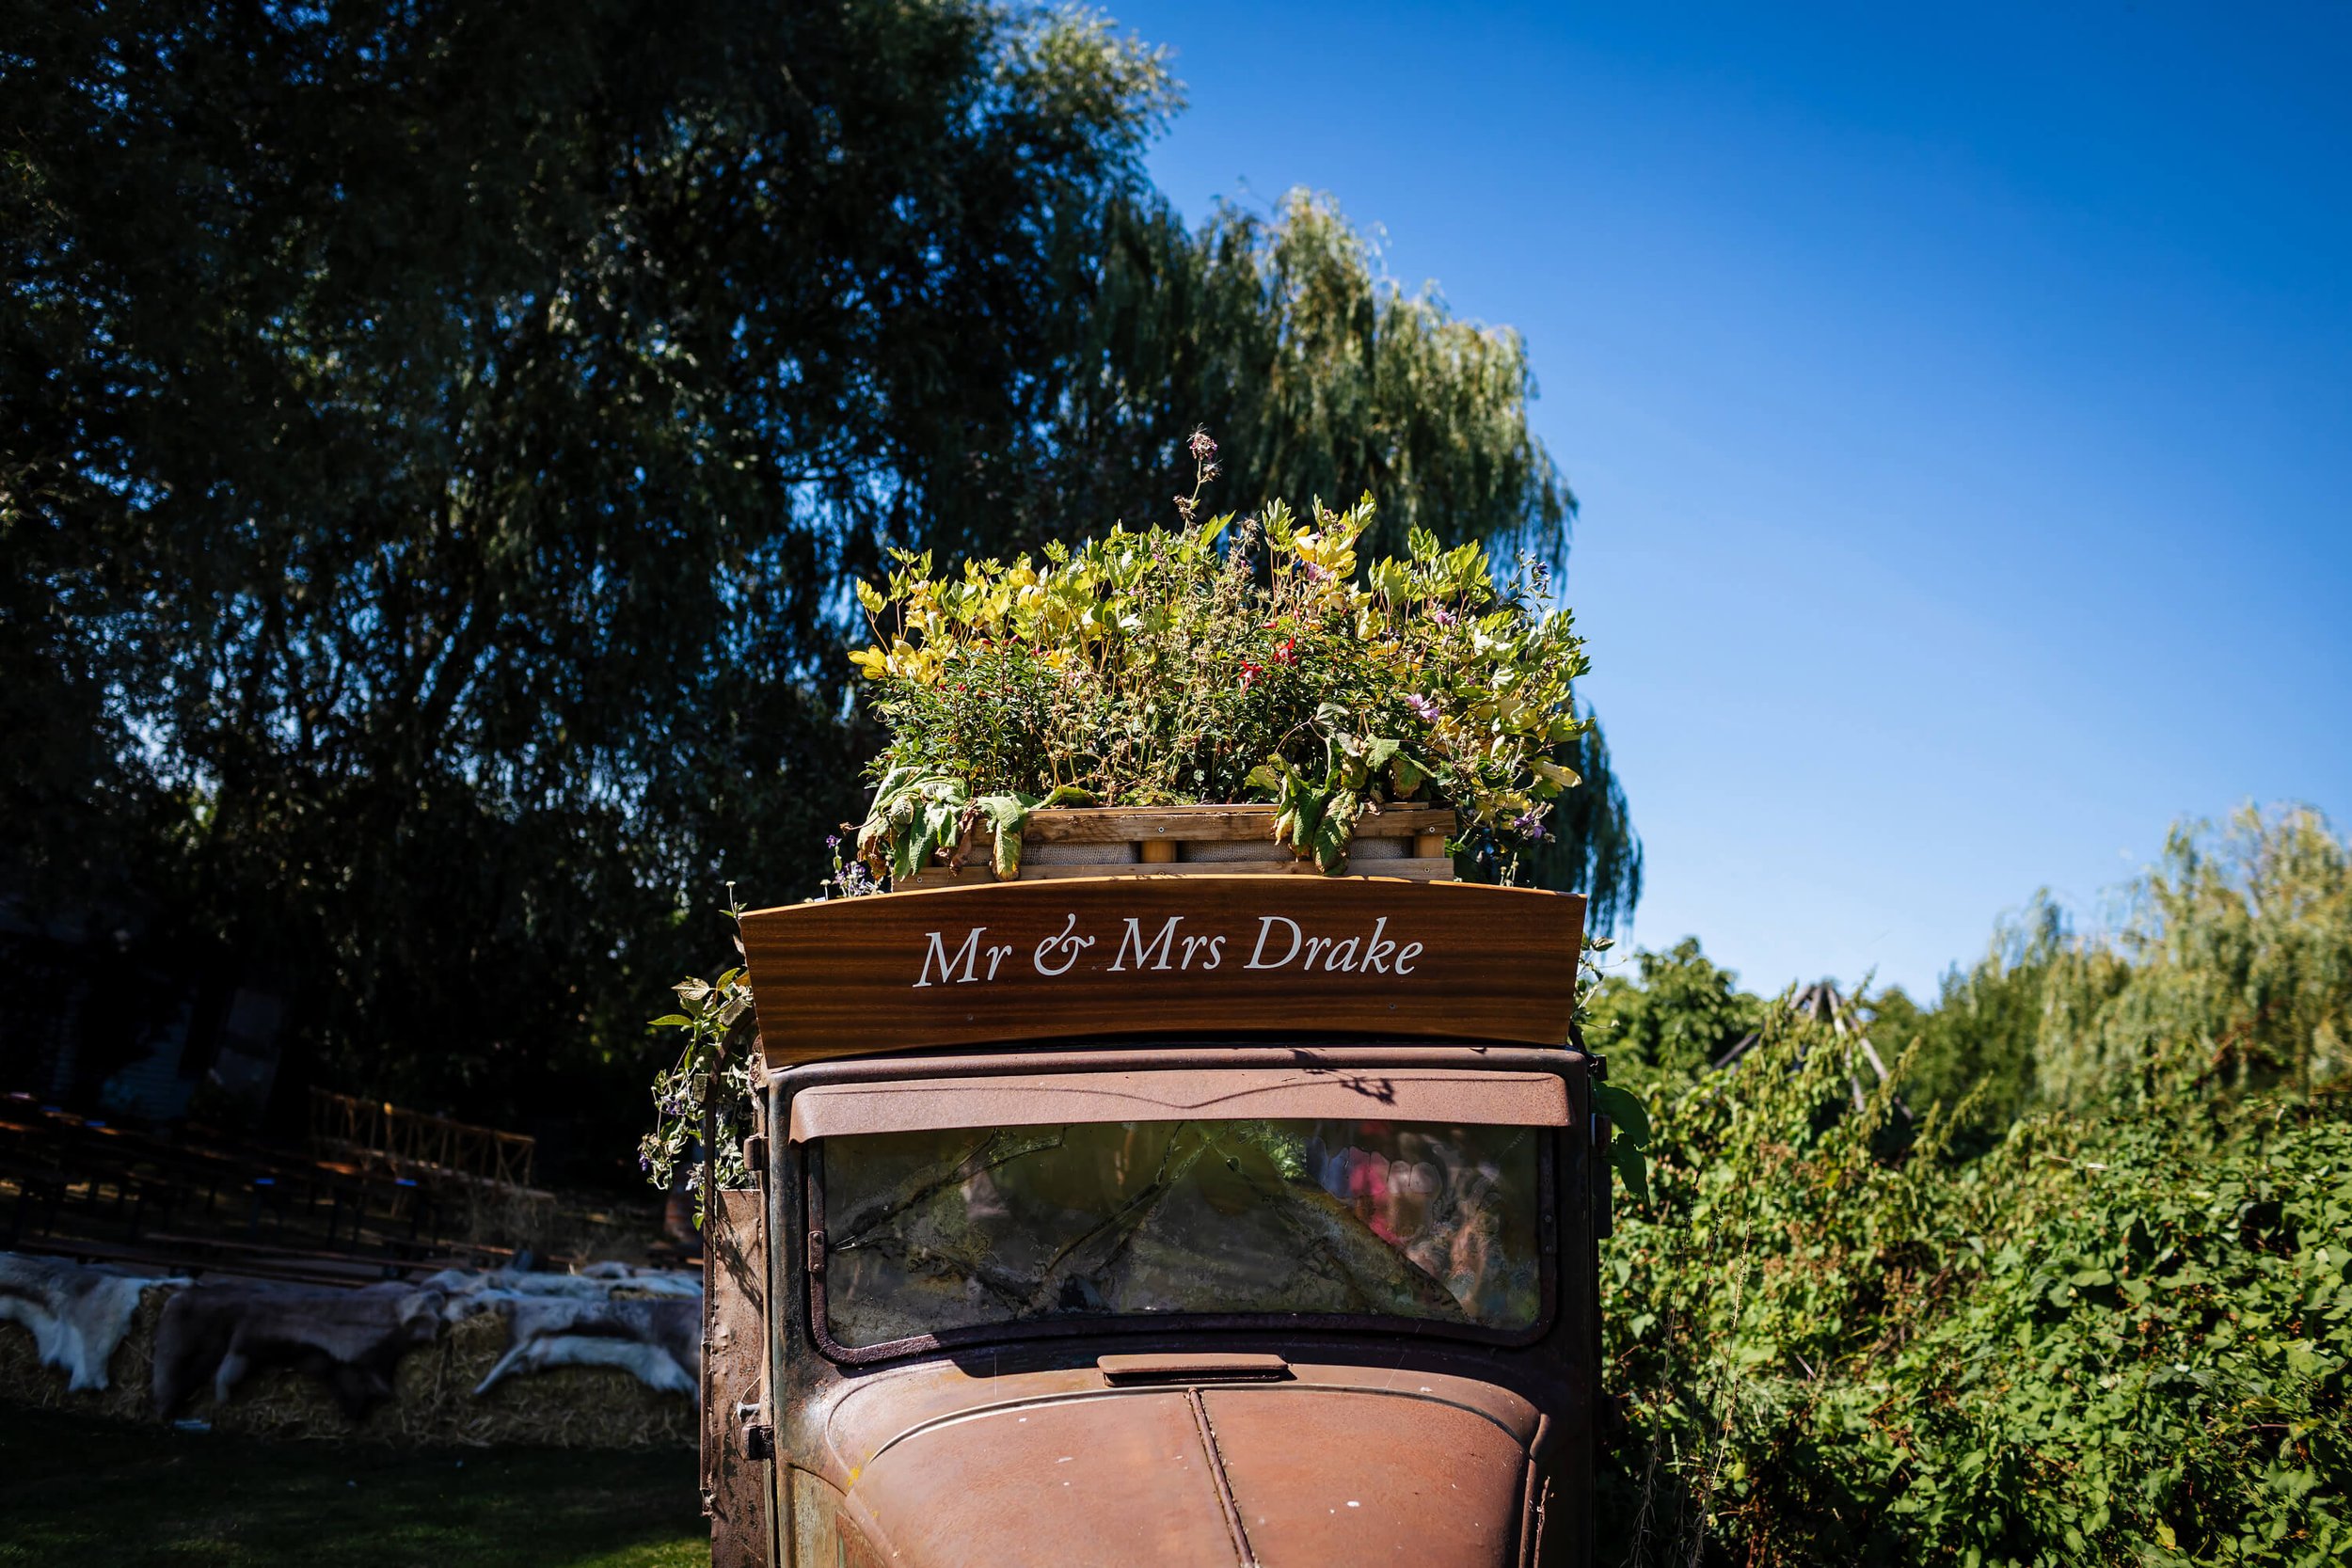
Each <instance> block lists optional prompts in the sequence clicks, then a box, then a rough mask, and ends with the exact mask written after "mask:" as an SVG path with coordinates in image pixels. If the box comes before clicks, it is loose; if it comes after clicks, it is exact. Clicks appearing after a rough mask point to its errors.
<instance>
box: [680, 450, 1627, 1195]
mask: <svg viewBox="0 0 2352 1568" xmlns="http://www.w3.org/2000/svg"><path fill="white" fill-rule="evenodd" d="M1192 453H1193V457H1194V460H1195V463H1196V464H1197V468H1196V473H1195V482H1194V486H1193V491H1192V494H1191V495H1189V496H1180V497H1178V498H1177V499H1176V507H1177V512H1178V515H1179V517H1180V524H1179V526H1177V527H1174V528H1152V529H1146V530H1144V531H1140V532H1137V531H1129V530H1126V529H1123V528H1113V529H1112V530H1111V531H1110V532H1109V533H1107V534H1105V535H1104V536H1103V537H1101V538H1099V539H1094V540H1090V541H1088V542H1086V543H1084V544H1081V545H1079V546H1076V547H1075V548H1073V547H1071V546H1065V545H1060V544H1051V545H1047V546H1045V547H1044V548H1043V550H1042V551H1041V552H1040V554H1039V556H1037V557H1031V556H1028V555H1023V556H1020V557H1018V558H1016V559H1015V560H1014V561H1013V562H1011V563H1010V564H1006V563H1004V562H996V561H978V562H966V563H965V564H964V565H963V567H962V568H961V571H960V572H955V573H949V574H944V575H934V569H933V564H932V559H931V557H930V556H929V555H920V556H917V555H914V554H911V553H909V552H906V551H898V552H896V553H895V554H894V556H893V558H892V559H893V561H894V562H895V563H896V564H895V568H894V569H893V570H892V571H891V572H890V574H889V577H888V578H887V579H886V580H885V581H884V582H882V584H879V585H876V584H871V583H860V584H859V585H858V590H857V594H858V602H859V603H860V604H861V605H862V606H863V607H864V609H865V610H866V617H867V620H868V623H869V625H870V626H871V628H872V630H873V635H874V641H873V645H872V646H870V647H867V648H866V649H864V650H862V651H860V652H857V653H853V654H851V655H850V657H851V659H852V660H854V661H855V663H856V664H857V666H858V668H859V669H860V670H861V671H863V672H864V673H865V674H866V677H867V680H868V681H869V683H870V685H871V687H872V703H873V707H874V711H875V712H876V714H877V715H878V716H879V717H880V718H881V719H882V721H883V724H884V725H885V727H886V728H887V730H888V732H889V737H890V738H889V742H888V744H887V745H885V746H884V747H883V749H882V752H881V754H880V755H879V756H877V757H876V758H875V760H874V762H873V764H872V765H871V774H872V777H873V778H874V780H875V784H876V787H875V792H874V800H873V805H872V807H871V809H870V810H869V812H868V813H867V816H866V821H865V823H864V825H863V826H862V827H861V828H860V829H859V830H858V833H857V838H856V842H855V845H854V846H853V852H852V853H851V854H850V855H849V856H847V857H845V856H844V855H843V853H842V848H843V846H842V844H841V841H840V840H839V839H837V838H836V839H833V840H829V841H828V844H827V847H828V848H829V849H830V850H831V851H832V855H833V875H832V876H831V877H829V878H827V879H825V882H824V885H823V892H822V896H827V897H834V896H841V897H855V896H859V895H865V894H869V893H878V892H881V891H882V886H883V885H884V884H883V879H884V878H886V877H889V876H898V877H909V876H912V875H914V873H915V872H917V871H919V870H921V869H922V868H923V867H924V866H926V865H928V864H930V863H933V862H934V860H935V859H945V860H946V862H947V863H950V864H955V865H961V864H962V863H964V862H965V861H966V860H967V858H969V857H971V856H973V855H975V854H977V853H979V852H980V851H981V849H982V847H983V844H985V848H986V851H987V854H988V857H989V859H990V861H991V863H993V867H994V869H995V872H996V874H997V875H998V876H1000V877H1010V876H1013V875H1014V874H1015V873H1017V872H1018V870H1019V868H1020V857H1021V832H1022V829H1023V827H1024V825H1025V823H1026V821H1027V819H1028V816H1029V814H1030V813H1031V812H1033V811H1036V810H1038V809H1040V808H1041V807H1045V806H1055V805H1063V804H1088V805H1104V806H1153V805H1177V804H1188V803H1193V802H1201V801H1211V802H1226V801H1235V800H1271V801H1273V802H1275V803H1276V804H1277V805H1278V807H1279V810H1278V811H1277V813H1276V817H1275V836H1276V838H1277V840H1278V841H1279V842H1281V843H1284V844H1287V845H1289V846H1290V847H1292V848H1293V849H1294V850H1295V852H1296V853H1297V854H1298V855H1300V856H1301V857H1311V858H1312V859H1313V861H1314V862H1315V863H1316V864H1317V865H1318V866H1319V867H1320V868H1321V869H1323V870H1325V871H1327V872H1337V871H1340V870H1342V869H1343V868H1344V866H1345V864H1346V861H1347V847H1348V843H1349V841H1350V838H1351V837H1352V835H1353V833H1354V831H1355V827H1356V824H1357V822H1358V821H1359V819H1360V818H1361V817H1362V816H1363V815H1364V814H1365V813H1367V812H1376V811H1379V810H1380V809H1382V808H1383V807H1384V806H1387V805H1391V804H1403V803H1406V802H1411V803H1414V804H1438V805H1448V806H1452V807H1453V808H1454V812H1455V814H1456V820H1457V822H1458V823H1459V824H1460V826H1461V828H1462V833H1463V837H1464V838H1467V837H1468V836H1470V834H1473V833H1479V834H1487V835H1492V836H1493V837H1494V838H1496V839H1499V840H1502V841H1506V842H1507V841H1509V840H1511V839H1514V838H1516V839H1520V840H1528V839H1535V838H1540V837H1542V836H1543V833H1544V820H1543V819H1544V816H1545V814H1546V813H1547V811H1548V810H1549V803H1550V801H1551V800H1554V799H1555V798H1557V797H1558V795H1559V794H1560V792H1561V791H1562V790H1565V789H1568V788H1570V787H1573V786H1574V785H1575V784H1578V783H1579V782H1580V781H1579V780H1578V778H1577V775H1576V774H1575V772H1574V771H1573V770H1572V769H1570V768H1568V767H1567V766H1566V764H1565V760H1564V758H1565V754H1566V752H1568V750H1569V749H1570V747H1571V745H1572V743H1573V742H1574V741H1575V740H1576V738H1577V737H1578V736H1580V735H1581V733H1582V732H1583V730H1584V728H1585V724H1586V722H1587V721H1585V720H1582V719H1581V718H1579V717H1578V716H1577V712H1576V706H1575V701H1574V691H1573V687H1574V683H1575V681H1576V679H1577V677H1578V676H1580V675H1581V674H1583V673H1584V672H1585V669H1586V661H1585V655H1584V641H1583V639H1581V638H1580V637H1578V636H1577V635H1576V633H1575V630H1574V628H1573V623H1572V621H1571V618H1570V616H1569V614H1568V612H1567V611H1566V610H1558V609H1553V608H1550V607H1549V600H1550V596H1551V584H1550V581H1549V575H1548V573H1547V571H1546V569H1545V567H1544V566H1543V564H1542V563H1541V562H1535V561H1532V560H1526V559H1522V560H1520V561H1519V562H1518V563H1517V565H1516V567H1515V569H1514V570H1513V571H1512V572H1511V573H1510V574H1509V575H1507V576H1498V574H1497V572H1496V570H1495V565H1494V562H1493V561H1492V560H1491V559H1490V558H1489V556H1488V554H1487V552H1486V550H1484V549H1482V548H1480V547H1479V546H1476V545H1463V546H1455V547H1454V548H1451V549H1448V548H1446V547H1444V546H1440V545H1439V544H1438V541H1437V539H1436V538H1435V537H1434V536H1432V535H1430V534H1428V533H1426V532H1424V531H1421V530H1418V529H1416V530H1414V531H1412V532H1411V533H1410V534H1409V535H1408V536H1407V542H1406V556H1405V557H1404V558H1403V559H1401V560H1400V559H1383V560H1378V561H1375V562H1371V563H1370V565H1368V566H1365V567H1363V568H1362V570H1361V572H1360V574H1359V564H1358V562H1357V557H1356V543H1357V541H1358V540H1359V538H1360V537H1361V536H1362V534H1363V531H1364V529H1365V527H1366V526H1367V525H1368V524H1369V523H1370V522H1371V520H1372V515H1373V512H1372V501H1371V499H1370V498H1366V499H1363V500H1360V501H1359V502H1357V504H1356V505H1355V506H1354V507H1352V508H1350V509H1348V510H1347V511H1345V512H1333V511H1331V510H1330V509H1329V508H1327V507H1326V506H1324V505H1322V504H1321V503H1320V502H1317V503H1315V504H1314V505H1313V506H1312V508H1311V516H1310V517H1308V518H1307V519H1305V520H1304V521H1303V522H1302V520H1301V519H1300V518H1299V517H1297V516H1296V515H1294V514H1293V513H1292V512H1291V510H1290V508H1289V507H1287V506H1285V505H1283V504H1281V503H1279V502H1277V503H1275V504H1273V505H1270V506H1268V507H1267V508H1266V509H1265V510H1264V512H1263V514H1261V515H1258V516H1255V517H1246V518H1242V519H1240V520H1238V521H1236V520H1235V519H1234V518H1233V517H1232V515H1223V516H1217V517H1211V518H1207V519H1202V518H1200V516H1199V515H1198V514H1199V512H1200V495H1201V492H1202V490H1203V489H1204V488H1205V486H1206V485H1207V483H1209V481H1210V480H1212V479H1214V478H1215V477H1216V463H1215V457H1216V445H1215V443H1213V442H1212V441H1210V440H1209V438H1208V437H1207V436H1205V435H1200V434H1196V435H1195V436H1194V437H1193V440H1192ZM729 903H730V909H729V912H730V913H738V914H739V913H740V911H739V910H736V909H734V908H733V907H732V906H733V890H732V888H730V890H729ZM737 946H738V951H740V947H741V943H740V942H738V943H737ZM674 989H675V992H676V995H677V999H678V1005H679V1010H677V1011H674V1012H672V1013H670V1014H669V1015H668V1016H666V1017H663V1018H660V1019H657V1020H655V1021H654V1026H655V1027H657V1028H668V1029H674V1030H676V1031H677V1032H678V1033H679V1035H681V1036H683V1037H684V1038H683V1043H682V1045H681V1047H680V1050H679V1054H678V1056H677V1059H676V1060H675V1063H674V1064H673V1065H672V1066H671V1067H669V1068H667V1069H663V1070H662V1071H661V1072H660V1074H658V1075H657V1077H656V1079H655V1082H654V1101H655V1129H654V1131H653V1132H651V1133H649V1134H647V1135H646V1137H645V1138H644V1141H643V1142H642V1143H641V1145H640V1147H639V1149H638V1160H639V1164H641V1165H642V1166H643V1167H644V1170H645V1172H646V1173H647V1175H648V1176H649V1177H650V1178H651V1180H653V1181H654V1182H655V1183H656V1184H657V1185H660V1186H664V1187H666V1186H668V1185H669V1183H670V1182H671V1180H672V1179H673V1177H674V1176H675V1173H676V1171H677V1170H678V1169H679V1168H680V1167H681V1166H683V1167H685V1168H686V1169H687V1170H688V1172H689V1185H690V1186H691V1188H692V1190H693V1191H694V1192H695V1194H696V1196H697V1199H698V1208H699V1205H700V1203H702V1202H706V1201H707V1195H708V1193H709V1192H711V1191H712V1190H716V1189H723V1188H725V1187H728V1186H733V1185H738V1184H740V1183H741V1182H742V1181H743V1180H745V1179H746V1173H745V1172H744V1170H743V1166H742V1153H741V1148H740V1145H739V1139H740V1137H741V1135H742V1133H743V1132H744V1131H745V1129H746V1126H747V1123H746V1121H745V1119H744V1117H745V1105H746V1096H747V1095H748V1092H749V1088H750V1080H749V1076H748V1073H749V1062H750V1052H749V1046H750V1041H749V1038H748V1034H749V1031H750V1028H751V1022H750V1008H751V987H750V983H749V980H748V978H747V977H746V975H745V974H744V971H743V969H742V967H741V966H740V965H737V966H736V967H733V968H730V969H727V970H725V971H723V973H721V974H719V976H718V977H717V978H716V979H715V980H707V981H706V980H702V979H689V980H686V981H684V982H683V983H681V984H680V985H678V986H676V987H675V988H674Z"/></svg>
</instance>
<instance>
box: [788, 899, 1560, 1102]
mask: <svg viewBox="0 0 2352 1568" xmlns="http://www.w3.org/2000/svg"><path fill="white" fill-rule="evenodd" d="M1583 932H1584V899H1583V897H1582V895H1578V894H1564V893H1547V892H1543V891H1540V890H1538V889H1534V888H1505V887H1488V886H1483V885H1479V884H1475V883H1462V882H1418V881H1406V880H1400V879H1391V878H1386V877H1295V876H1279V877H1277V876H1258V875H1235V876H1200V875H1187V876H1154V875H1151V874H1148V873H1146V874H1126V875H1116V876H1105V877H1081V878H1064V879H1055V880H1039V881H1011V882H994V883H991V882H976V883H975V884H974V885H971V886H968V887H952V888H936V889H922V890H918V891H914V892H908V893H890V894H880V895H873V896H869V897H864V898H836V899H830V900H825V901H821V902H816V903H808V904H796V905H787V906H784V907H781V908H777V909H769V910H759V911H754V912H753V913H750V914H747V915H745V916H744V917H743V949H744V956H745V960H746V962H747V963H748V965H749V967H750V972H751V982H752V993H753V999H754V1003H755V1006H756V1008H757V1012H758V1017H759V1026H760V1035H761V1037H762V1041H763V1050H764V1053H765V1055H766V1057H767V1060H768V1062H769V1063H770V1064H771V1066H789V1065H792V1064H795V1063H800V1062H809V1061H818V1060H822V1059H825V1058H827V1057H833V1056H844V1055H863V1054H867V1053H875V1052H885V1051H896V1050H901V1049H908V1048H914V1047H920V1046H943V1045H979V1044H992V1043H1000V1042H1001V1043H1013V1042H1018V1041H1024V1040H1041V1039H1065V1038H1087V1039H1112V1038H1120V1037H1149V1036H1154V1035H1168V1034H1176V1033H1185V1034H1202V1033H1213V1034H1216V1035H1219V1036H1232V1037H1235V1038H1236V1039H1237V1040H1238V1039H1247V1038H1248V1037H1265V1036H1291V1037H1295V1036H1298V1035H1302V1034H1331V1033H1352V1034H1359V1035H1375V1036H1402V1037H1439V1038H1448V1039H1468V1040H1492V1041H1498V1042H1506V1043H1514V1044H1524V1045H1565V1043H1566V1042H1567V1038H1568V1022H1569V1018H1570V1015H1571V1013H1572V1012H1573V1010H1574V1006H1575V999H1576V974H1577V961H1578V958H1579V955H1580V952H1581V947H1582V942H1583Z"/></svg>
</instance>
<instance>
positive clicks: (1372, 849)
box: [896, 805, 1454, 892]
mask: <svg viewBox="0 0 2352 1568" xmlns="http://www.w3.org/2000/svg"><path fill="white" fill-rule="evenodd" d="M1274 816H1275V808H1274V807H1272V806H1270V805H1230V806H1138V807H1082V808H1078V809H1074V810H1057V811H1041V812H1038V813H1036V814H1035V815H1033V816H1031V817H1030V818H1029V824H1028V828H1027V831H1026V832H1024V833H1023V834H1022V835H1021V877H1020V879H1021V880H1022V881H1025V882H1027V881H1045V880H1049V879H1054V878H1059V877H1117V876H1147V877H1235V876H1241V877H1314V876H1320V875H1322V873H1320V872H1318V871H1317V870H1316V869H1315V864H1314V863H1313V862H1312V861H1304V860H1300V859H1298V858H1297V857H1295V855H1293V854H1292V853H1291V851H1290V849H1289V847H1288V846H1285V845H1278V844H1276V843H1275V842H1274ZM1453 832H1454V811H1453V808H1452V807H1449V806H1391V807H1390V808H1389V809H1388V810H1386V811H1383V812H1380V813H1378V814H1376V815H1375V814H1372V813H1367V814H1365V816H1364V817H1363V818H1362V820H1360V821H1359V822H1358V823H1357V824H1356V836H1355V840H1354V846H1353V847H1352V848H1351V850H1350V852H1349V855H1348V861H1347V869H1348V872H1349V873H1350V874H1351V875H1354V876H1360V877H1401V878H1404V879H1406V880H1408V881H1415V882H1450V881H1453V880H1454V860H1453V857H1451V856H1450V855H1448V854H1447V853H1446V852H1445V841H1446V839H1447V837H1448V836H1449V835H1451V834H1452V833H1453ZM1250 845H1263V846H1264V849H1265V852H1264V854H1263V856H1259V857H1253V858H1248V859H1212V858H1208V857H1209V856H1211V855H1216V854H1219V853H1220V852H1230V851H1221V848H1220V847H1225V846H1231V847H1233V849H1234V850H1238V851H1241V852H1243V853H1245V854H1246V853H1247V849H1246V847H1247V846H1250ZM1367 846H1369V847H1367ZM1390 846H1394V848H1392V849H1391V848H1390ZM1095 847H1100V848H1101V849H1102V850H1104V851H1106V853H1104V855H1103V856H1102V857H1101V858H1089V859H1083V860H1082V859H1078V858H1076V857H1077V856H1078V855H1082V854H1084V853H1085V852H1086V851H1087V850H1088V849H1092V848H1095ZM1121 847H1124V848H1126V849H1127V850H1128V851H1130V852H1129V853H1128V854H1125V855H1120V854H1119V850H1120V848H1121ZM1041 851H1042V852H1041ZM993 880H995V878H994V876H993V873H992V872H991V871H990V870H989V863H988V854H987V850H986V848H985V847H981V848H980V850H979V852H978V853H977V854H976V855H974V857H973V858H972V859H971V860H969V861H966V862H965V863H964V864H963V866H962V868H961V870H960V871H950V870H948V869H947V868H946V866H944V865H935V866H932V867H930V868H929V869H927V870H925V871H923V872H922V873H921V874H919V875H917V876H915V877H914V878H913V879H904V880H900V881H899V882H898V883H897V884H896V885H897V887H898V890H899V891H901V892H905V891H910V890H912V889H915V888H933V887H962V886H970V885H977V884H980V883H984V882H991V881H993Z"/></svg>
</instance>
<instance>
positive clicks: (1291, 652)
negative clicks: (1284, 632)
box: [1273, 637, 1298, 664]
mask: <svg viewBox="0 0 2352 1568" xmlns="http://www.w3.org/2000/svg"><path fill="white" fill-rule="evenodd" d="M1273 658H1274V662H1275V663H1277V664H1295V663H1297V662H1298V639H1297V638H1295V637H1285V638H1284V639H1282V641H1279V642H1277V643H1276V644H1274V654H1273Z"/></svg>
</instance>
